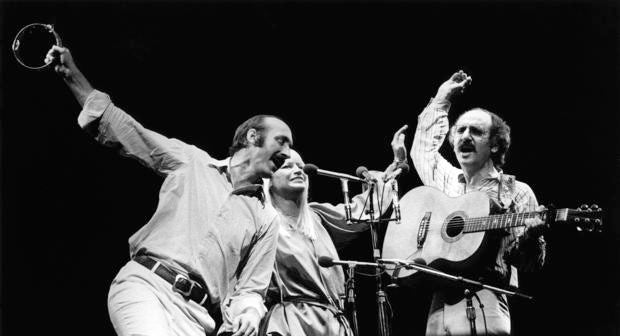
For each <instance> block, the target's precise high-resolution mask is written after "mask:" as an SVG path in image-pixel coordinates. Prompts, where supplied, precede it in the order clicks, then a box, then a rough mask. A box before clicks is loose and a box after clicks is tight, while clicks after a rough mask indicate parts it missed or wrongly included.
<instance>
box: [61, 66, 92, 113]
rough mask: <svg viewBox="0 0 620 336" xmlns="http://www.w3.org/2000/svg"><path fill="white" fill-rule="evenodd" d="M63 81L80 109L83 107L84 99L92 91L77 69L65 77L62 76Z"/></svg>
mask: <svg viewBox="0 0 620 336" xmlns="http://www.w3.org/2000/svg"><path fill="white" fill-rule="evenodd" d="M63 80H64V81H65V83H66V84H67V86H68V87H69V89H70V90H71V93H73V96H74V97H75V99H76V100H77V101H78V103H79V104H80V106H81V107H84V103H85V102H86V98H87V97H88V95H90V93H91V92H93V91H94V89H93V87H92V85H90V82H89V81H88V80H87V79H86V77H85V76H84V75H83V74H82V72H81V71H80V70H78V69H77V68H76V69H74V70H72V71H71V73H70V74H68V75H67V76H63Z"/></svg>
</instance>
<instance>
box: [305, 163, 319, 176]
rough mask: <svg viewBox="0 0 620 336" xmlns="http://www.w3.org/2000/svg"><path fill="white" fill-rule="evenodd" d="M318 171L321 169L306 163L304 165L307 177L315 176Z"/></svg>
mask: <svg viewBox="0 0 620 336" xmlns="http://www.w3.org/2000/svg"><path fill="white" fill-rule="evenodd" d="M317 170H319V168H318V167H317V166H315V165H313V164H312V163H306V164H305V165H304V173H306V174H307V175H315V174H316V172H317Z"/></svg>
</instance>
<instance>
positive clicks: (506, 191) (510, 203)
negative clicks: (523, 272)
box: [497, 173, 519, 288]
mask: <svg viewBox="0 0 620 336" xmlns="http://www.w3.org/2000/svg"><path fill="white" fill-rule="evenodd" d="M515 180H516V179H515V176H514V175H508V174H504V173H500V175H499V183H498V185H497V202H498V204H499V206H500V207H501V208H502V209H503V211H504V212H512V213H514V212H517V209H516V204H515V202H514V199H515V197H514V194H515V189H516V188H515V185H516V183H515ZM507 266H508V269H507V272H508V274H506V276H507V280H508V284H509V285H510V286H513V287H515V288H516V287H518V286H519V278H518V273H517V269H516V268H515V267H514V266H513V265H507Z"/></svg>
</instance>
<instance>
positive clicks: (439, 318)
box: [426, 289, 510, 336]
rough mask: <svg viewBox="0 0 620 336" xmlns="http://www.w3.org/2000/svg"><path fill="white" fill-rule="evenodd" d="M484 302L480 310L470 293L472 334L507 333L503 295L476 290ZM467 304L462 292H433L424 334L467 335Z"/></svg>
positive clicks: (508, 333) (507, 324)
mask: <svg viewBox="0 0 620 336" xmlns="http://www.w3.org/2000/svg"><path fill="white" fill-rule="evenodd" d="M476 294H478V297H479V298H480V301H482V304H483V305H484V314H483V312H482V311H481V310H480V306H479V305H480V304H479V302H478V300H477V299H476V298H475V297H474V298H472V303H473V306H474V309H475V311H476V334H478V335H510V312H509V311H508V303H507V301H506V297H505V296H504V295H503V294H501V295H497V294H495V293H493V292H492V291H490V290H487V289H483V290H479V291H478V292H476ZM466 307H467V305H466V301H465V298H463V296H462V294H460V293H459V295H451V294H448V293H446V292H441V291H440V292H436V293H435V294H434V295H433V301H432V303H431V309H430V312H429V316H428V321H427V324H426V335H427V336H438V335H451V336H465V335H471V328H470V325H469V320H468V319H467V313H466V311H465V308H466Z"/></svg>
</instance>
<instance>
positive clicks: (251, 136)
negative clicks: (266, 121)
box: [245, 128, 258, 145]
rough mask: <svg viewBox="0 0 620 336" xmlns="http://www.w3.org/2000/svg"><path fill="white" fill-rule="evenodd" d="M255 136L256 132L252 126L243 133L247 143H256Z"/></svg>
mask: <svg viewBox="0 0 620 336" xmlns="http://www.w3.org/2000/svg"><path fill="white" fill-rule="evenodd" d="M257 138H258V132H257V131H256V129H254V128H250V129H249V130H248V132H247V133H246V134H245V139H246V140H247V141H248V145H256V140H257Z"/></svg>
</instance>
